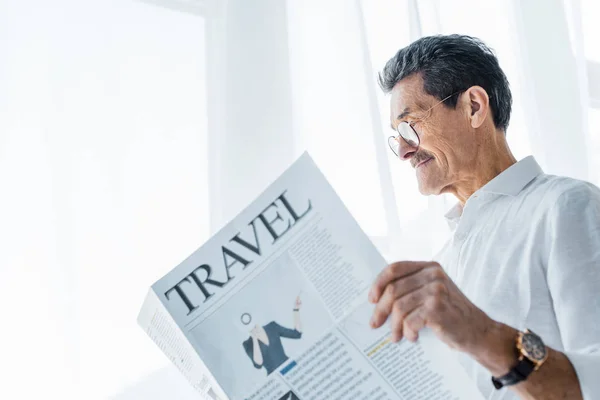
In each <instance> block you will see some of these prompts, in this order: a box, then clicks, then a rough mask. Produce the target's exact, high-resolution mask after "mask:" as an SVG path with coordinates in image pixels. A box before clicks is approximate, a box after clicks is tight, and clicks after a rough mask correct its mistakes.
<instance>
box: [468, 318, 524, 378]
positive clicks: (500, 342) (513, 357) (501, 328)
mask: <svg viewBox="0 0 600 400" xmlns="http://www.w3.org/2000/svg"><path fill="white" fill-rule="evenodd" d="M518 334H519V331H517V330H516V329H513V328H511V327H510V326H508V325H505V324H502V323H500V322H496V321H493V320H492V322H491V323H490V326H489V327H488V328H487V329H486V330H485V331H484V334H483V335H481V338H480V339H481V340H480V341H479V343H477V344H476V345H475V346H474V347H473V348H472V349H471V350H470V351H469V352H468V353H469V354H470V355H471V357H473V359H475V361H477V362H478V363H479V364H481V365H482V366H483V367H485V368H486V369H487V370H488V371H489V372H490V373H491V374H492V376H502V375H504V374H506V373H507V372H508V371H510V369H511V368H513V367H514V366H515V364H516V363H517V361H518V356H517V350H516V339H517V336H518Z"/></svg>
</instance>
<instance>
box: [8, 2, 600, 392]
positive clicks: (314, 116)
mask: <svg viewBox="0 0 600 400" xmlns="http://www.w3.org/2000/svg"><path fill="white" fill-rule="evenodd" d="M149 3H153V4H149ZM156 5H159V6H164V7H157V6H156ZM541 9H543V10H544V14H543V16H541V15H540V12H539V10H541ZM174 10H178V11H174ZM599 14H600V10H599V6H598V5H597V2H595V1H594V0H573V1H570V0H563V1H561V0H531V1H528V2H520V1H517V0H512V1H504V0H493V1H487V2H474V1H472V0H452V1H441V0H418V1H417V0H379V1H367V0H353V1H347V0H328V1H322V0H303V1H302V2H298V1H293V0H289V1H282V0H253V1H252V2H249V1H247V0H227V1H225V0H220V1H216V0H215V1H209V0H206V1H199V0H198V1H195V2H191V1H184V0H147V1H146V2H140V1H137V0H127V1H123V0H109V1H107V0H102V1H101V0H86V1H83V2H82V1H75V0H58V1H54V2H51V3H48V2H44V1H41V0H34V1H33V2H26V4H25V3H23V4H21V3H20V2H16V1H12V2H10V1H3V2H0V54H2V62H0V183H1V184H2V186H1V187H2V189H3V195H2V196H0V204H1V207H0V221H2V224H1V226H2V227H1V228H0V235H1V237H2V239H3V240H2V243H3V246H2V251H0V302H1V303H0V304H2V307H3V308H2V310H3V317H4V320H5V321H9V323H8V324H7V325H6V326H7V328H5V329H3V331H2V333H1V334H0V335H1V336H0V350H1V352H2V354H3V359H2V361H1V362H0V373H1V374H2V376H3V377H4V378H5V379H3V381H5V382H8V384H5V385H3V388H0V397H2V398H34V397H35V398H38V397H41V396H44V397H47V396H48V394H49V393H60V395H61V398H77V399H79V398H86V399H95V398H99V399H104V398H109V397H110V398H113V399H119V400H132V399H140V398H143V399H145V400H153V399H159V398H164V397H165V396H167V397H168V395H167V394H170V395H172V396H174V397H177V398H179V399H186V398H190V399H192V398H194V394H193V393H192V391H191V390H190V389H189V388H187V387H186V386H185V383H184V382H183V378H181V377H180V376H179V375H178V373H177V372H176V371H175V370H174V367H172V366H170V365H169V364H168V362H167V360H166V359H165V358H164V356H162V354H160V352H159V351H158V349H156V348H155V346H154V345H153V344H152V343H151V342H150V340H149V339H148V338H146V337H145V335H144V333H143V332H142V331H141V330H140V329H139V328H138V327H137V326H136V323H135V317H136V315H137V311H138V310H139V307H140V306H141V302H142V299H143V296H144V295H145V292H146V290H147V288H148V287H149V286H150V285H151V284H152V283H153V282H154V280H156V279H157V278H159V277H160V276H162V275H164V274H165V273H166V272H167V271H168V270H169V269H171V268H172V267H173V266H175V265H176V264H177V263H178V262H179V261H181V260H182V259H183V258H184V257H186V256H187V255H189V254H190V253H191V252H192V251H193V250H194V249H195V248H197V247H198V246H199V245H200V244H202V242H203V241H204V240H206V239H207V238H208V237H209V236H210V234H212V233H214V232H215V231H216V230H218V229H219V228H220V227H221V226H222V225H223V224H225V223H226V222H227V221H228V220H229V219H230V218H232V217H233V216H234V215H235V214H236V213H237V212H239V211H240V210H241V208H242V207H243V206H244V205H245V204H246V203H247V202H249V201H251V200H252V199H253V198H254V197H255V196H256V195H257V194H258V193H260V191H261V190H262V189H264V188H265V187H266V185H268V183H269V182H270V181H271V180H272V179H273V178H274V177H275V176H276V175H277V174H278V173H279V172H280V171H281V170H282V169H283V168H285V166H287V165H289V164H290V163H291V162H293V160H294V159H295V157H297V156H298V155H300V154H301V153H302V152H304V151H309V152H310V154H311V155H312V156H313V158H314V159H315V160H316V162H317V163H318V165H319V166H320V167H321V168H322V170H323V172H324V174H325V175H326V177H327V178H328V179H329V181H330V183H331V184H332V185H333V187H334V188H335V190H336V191H337V192H338V194H339V195H340V197H341V198H342V200H343V201H344V203H345V204H346V206H347V207H348V208H349V209H350V211H351V212H352V214H353V215H354V216H355V217H356V218H357V220H358V221H359V223H360V225H361V226H362V228H363V229H364V230H365V231H366V232H367V234H368V235H369V236H370V237H371V238H372V239H373V241H374V243H375V244H376V245H377V246H378V248H379V249H380V250H381V251H382V252H383V253H384V254H385V256H386V257H387V258H388V259H390V260H392V259H399V258H403V259H417V258H419V259H426V258H429V257H431V256H432V255H433V254H434V253H435V251H436V250H437V249H439V247H440V246H441V244H442V243H443V242H444V240H445V239H446V238H447V236H448V229H447V227H446V225H445V221H444V219H443V217H442V216H443V214H444V212H445V210H446V209H448V208H450V207H451V205H452V204H453V202H454V200H453V199H452V198H451V197H449V196H441V197H423V196H421V195H420V194H419V193H418V190H417V183H416V179H415V175H414V171H413V170H412V168H410V166H409V165H407V164H406V163H402V162H400V161H398V160H397V159H395V158H394V157H393V155H392V153H391V152H390V151H389V149H388V148H387V140H386V139H387V137H388V136H389V135H391V134H392V131H391V130H390V129H389V115H388V112H389V106H388V98H387V97H386V96H384V95H383V94H382V93H381V91H380V90H379V88H378V87H377V85H376V74H377V72H378V71H379V70H381V68H382V67H383V65H384V63H385V61H387V59H388V58H390V57H391V56H392V55H393V54H394V53H395V52H396V51H397V50H398V49H399V48H401V47H403V46H406V45H408V44H409V43H410V42H411V41H412V40H415V39H417V38H419V37H420V36H423V35H431V34H438V33H462V34H469V35H473V36H477V37H479V38H481V39H483V40H484V41H485V42H486V43H487V44H488V45H490V46H491V47H492V48H493V49H494V50H495V51H496V53H497V55H498V58H499V60H500V65H501V66H502V68H503V69H504V71H505V72H506V74H507V76H508V79H509V81H510V83H511V88H512V91H513V98H514V108H513V115H512V118H511V123H510V126H509V129H508V132H507V135H508V141H509V144H510V146H511V148H512V149H513V152H514V153H515V156H516V157H517V158H519V159H520V158H523V157H525V156H527V155H529V154H534V155H535V156H536V158H537V159H538V161H539V162H540V163H541V164H542V166H543V168H544V169H545V170H546V171H547V172H550V173H555V174H562V175H568V176H573V177H576V178H580V179H588V180H591V181H592V182H594V183H596V184H599V183H600V172H599V171H600V161H598V157H596V154H598V151H600V95H599V94H600V53H599V52H598V51H599V50H598V46H597V41H596V38H597V37H598V36H600V31H598V27H597V22H596V21H597V17H598V16H599ZM492 16H493V17H492ZM32 377H35V384H32V383H31V382H32ZM175 388H176V389H175Z"/></svg>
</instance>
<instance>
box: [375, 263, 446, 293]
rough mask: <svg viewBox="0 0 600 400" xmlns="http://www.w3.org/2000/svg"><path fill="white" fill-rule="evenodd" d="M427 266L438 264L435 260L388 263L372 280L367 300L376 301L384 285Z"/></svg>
mask: <svg viewBox="0 0 600 400" xmlns="http://www.w3.org/2000/svg"><path fill="white" fill-rule="evenodd" d="M428 266H439V264H437V263H435V262H421V261H401V262H396V263H393V264H390V265H388V266H387V267H386V268H385V269H384V270H383V271H381V272H380V273H379V275H378V276H377V278H376V279H375V282H373V285H372V286H371V290H370V291H369V301H370V302H371V303H377V302H378V301H379V298H380V297H381V295H382V294H383V291H384V290H385V287H386V286H387V285H388V284H389V283H390V282H391V281H394V280H396V279H399V278H402V277H404V276H408V275H411V274H414V273H415V272H418V271H420V270H422V269H423V268H426V267H428Z"/></svg>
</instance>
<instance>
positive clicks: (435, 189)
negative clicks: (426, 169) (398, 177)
mask: <svg viewBox="0 0 600 400" xmlns="http://www.w3.org/2000/svg"><path fill="white" fill-rule="evenodd" d="M419 193H421V194H422V195H423V196H431V195H434V196H437V195H438V194H440V193H441V190H440V185H436V184H433V182H427V181H426V180H425V181H421V180H419Z"/></svg>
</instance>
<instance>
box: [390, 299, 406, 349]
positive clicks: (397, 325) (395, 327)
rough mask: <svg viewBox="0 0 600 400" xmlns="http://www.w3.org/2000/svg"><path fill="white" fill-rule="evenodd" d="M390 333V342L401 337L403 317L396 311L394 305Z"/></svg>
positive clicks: (396, 340)
mask: <svg viewBox="0 0 600 400" xmlns="http://www.w3.org/2000/svg"><path fill="white" fill-rule="evenodd" d="M390 318H391V323H390V331H391V332H390V333H391V336H392V342H394V343H395V342H399V341H400V340H401V339H402V336H403V334H404V332H403V331H402V323H403V317H402V314H401V313H399V312H397V310H396V307H394V308H393V310H392V316H391V317H390Z"/></svg>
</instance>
